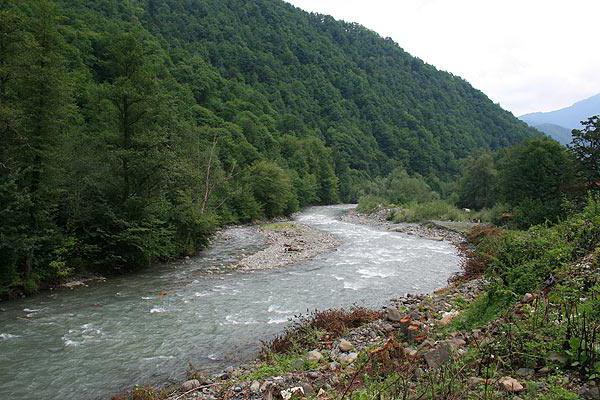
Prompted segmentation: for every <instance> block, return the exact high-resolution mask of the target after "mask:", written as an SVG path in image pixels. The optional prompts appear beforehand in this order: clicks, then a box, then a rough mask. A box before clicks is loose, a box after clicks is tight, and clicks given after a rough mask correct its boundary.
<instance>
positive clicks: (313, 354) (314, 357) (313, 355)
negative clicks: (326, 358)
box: [306, 350, 323, 361]
mask: <svg viewBox="0 0 600 400" xmlns="http://www.w3.org/2000/svg"><path fill="white" fill-rule="evenodd" d="M322 358H323V354H321V353H320V352H319V351H318V350H311V351H309V352H308V355H307V356H306V359H307V360H308V361H319V360H321V359H322Z"/></svg>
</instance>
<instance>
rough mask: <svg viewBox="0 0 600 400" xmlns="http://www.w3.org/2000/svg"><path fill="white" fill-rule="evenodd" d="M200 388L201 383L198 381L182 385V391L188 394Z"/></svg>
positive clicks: (191, 380) (193, 380)
mask: <svg viewBox="0 0 600 400" xmlns="http://www.w3.org/2000/svg"><path fill="white" fill-rule="evenodd" d="M199 387H200V381H199V380H198V379H190V380H189V381H185V382H183V383H182V384H181V390H183V391H185V392H187V391H190V390H194V389H197V388H199Z"/></svg>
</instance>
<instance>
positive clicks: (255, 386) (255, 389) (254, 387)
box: [250, 381, 260, 393]
mask: <svg viewBox="0 0 600 400" xmlns="http://www.w3.org/2000/svg"><path fill="white" fill-rule="evenodd" d="M250 391H251V392H252V393H260V382H259V381H254V382H252V384H251V385H250Z"/></svg>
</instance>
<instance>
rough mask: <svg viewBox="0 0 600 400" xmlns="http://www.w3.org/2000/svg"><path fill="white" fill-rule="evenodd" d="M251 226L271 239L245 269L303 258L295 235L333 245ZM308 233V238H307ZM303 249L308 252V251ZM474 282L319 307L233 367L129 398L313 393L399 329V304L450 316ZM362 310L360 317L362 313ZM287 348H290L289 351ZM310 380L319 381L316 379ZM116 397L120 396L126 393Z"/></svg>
mask: <svg viewBox="0 0 600 400" xmlns="http://www.w3.org/2000/svg"><path fill="white" fill-rule="evenodd" d="M349 213H351V214H350V215H348V212H346V213H344V214H342V215H341V216H339V217H338V219H340V220H342V221H344V222H349V223H352V224H359V225H368V226H372V227H376V228H377V230H386V231H388V230H389V231H394V229H393V228H398V227H397V226H396V227H393V226H391V225H390V226H387V225H385V223H384V222H383V221H379V220H377V219H375V218H373V219H369V218H368V217H366V216H360V215H358V214H355V213H354V211H353V210H350V211H349ZM388 228H389V229H388ZM257 229H259V230H260V232H261V233H263V234H264V235H266V236H267V237H268V238H269V239H268V241H269V243H270V245H269V246H268V247H267V248H266V249H264V250H262V251H259V252H258V253H256V254H253V255H251V256H247V257H245V258H244V259H243V260H242V261H240V263H239V265H240V267H241V269H244V268H248V267H244V265H248V264H249V265H250V266H251V267H250V268H248V270H253V268H252V266H254V265H256V266H258V268H257V269H264V268H275V267H278V266H283V265H288V264H289V258H287V257H286V258H285V262H278V261H277V260H269V257H271V258H273V257H275V258H277V257H278V255H284V256H285V255H287V254H289V253H292V254H293V255H296V256H298V257H300V258H298V260H299V259H302V258H306V257H307V255H304V256H302V255H301V254H298V253H300V252H297V251H294V250H292V251H289V250H288V249H289V248H290V247H292V246H295V245H297V244H298V241H299V240H300V241H302V242H303V243H306V242H308V243H309V245H307V246H306V247H308V248H309V249H312V248H313V246H314V248H316V249H319V250H320V251H323V249H332V248H335V247H336V246H337V245H339V240H337V239H336V238H335V237H334V236H332V235H328V234H324V233H323V232H321V231H319V230H315V229H312V228H308V227H306V226H304V225H301V224H292V223H290V222H279V223H275V224H269V225H265V226H262V227H260V228H257ZM402 233H406V234H407V235H409V236H411V235H414V236H418V237H420V238H426V239H429V240H436V241H449V242H451V243H453V244H455V245H458V244H460V243H464V237H462V236H461V235H460V234H456V233H454V232H450V231H448V230H446V229H441V228H426V227H423V226H419V225H416V224H415V225H412V224H411V226H410V231H409V230H408V229H407V230H406V231H404V232H402ZM307 237H310V238H311V239H310V240H308V241H307V240H306V238H307ZM324 239H325V240H324ZM307 254H310V251H309V253H307ZM274 261H275V262H274ZM480 286H481V281H470V282H462V283H460V284H452V285H451V286H450V287H451V289H448V291H447V292H446V289H444V290H440V291H438V292H436V294H434V295H407V296H406V297H401V298H395V299H391V300H389V301H388V304H387V305H386V306H385V307H384V309H383V310H378V309H364V308H353V309H351V310H325V311H322V312H318V313H316V314H314V315H313V316H311V317H308V318H301V320H300V321H298V320H296V321H295V322H294V323H293V324H292V325H291V328H288V329H287V330H286V331H285V332H284V333H283V334H282V335H281V336H280V337H278V338H276V339H275V340H274V341H273V342H271V343H270V344H267V345H266V347H265V349H263V352H262V356H261V357H260V358H259V359H257V360H256V361H254V362H251V363H248V364H245V365H242V366H239V367H229V368H227V369H226V370H224V371H222V372H220V373H217V374H212V375H210V374H205V373H202V372H199V371H189V372H188V377H189V378H190V379H189V380H188V381H185V382H184V383H182V384H180V385H175V386H172V387H166V388H163V389H162V390H161V391H160V393H158V392H156V391H153V390H152V389H149V388H137V389H136V390H135V391H134V392H133V393H134V394H135V396H133V398H144V396H145V395H146V392H147V393H151V396H154V395H157V396H158V397H157V398H168V399H178V400H179V399H194V398H200V399H216V398H219V399H220V398H235V399H245V398H256V399H258V398H269V396H271V398H281V397H282V396H283V398H285V397H286V396H287V394H286V393H285V391H286V390H288V389H293V388H294V387H303V388H304V389H303V390H304V391H305V393H306V394H307V395H308V394H309V393H311V394H313V395H315V394H317V393H318V391H319V390H318V389H323V388H324V390H334V391H335V390H336V389H339V388H340V387H339V385H340V383H341V382H342V381H343V376H345V374H347V373H348V372H350V371H353V368H354V367H355V365H356V364H355V362H356V360H357V358H358V357H359V356H360V355H361V354H362V352H364V351H366V350H368V349H370V348H372V347H373V346H376V345H377V344H382V343H385V340H386V338H388V337H389V336H390V335H393V334H394V332H397V331H398V329H404V328H406V327H404V326H403V325H402V323H401V322H400V320H401V319H403V317H400V316H398V315H399V314H398V313H399V312H400V310H403V309H406V310H405V311H407V310H409V309H410V310H414V311H415V312H416V311H417V310H418V309H419V308H422V307H421V303H422V302H424V301H429V302H430V305H431V310H430V311H431V312H430V313H429V314H428V315H429V317H430V318H434V319H437V318H438V317H439V318H440V319H444V318H445V319H446V320H447V319H448V318H449V317H448V315H454V313H455V312H456V311H455V310H454V309H453V308H452V307H453V306H452V305H451V304H450V303H449V302H448V300H447V299H449V298H459V297H460V298H462V299H463V301H470V300H472V299H473V298H474V297H475V296H476V295H477V293H478V292H479V290H480ZM413 314H414V312H413ZM365 316H367V317H366V318H365ZM413 316H414V317H415V320H414V324H413V325H415V326H416V324H420V325H419V326H421V327H422V328H423V332H428V331H429V324H433V320H432V321H429V322H427V321H426V320H424V318H422V317H420V316H416V315H413ZM314 320H318V321H320V322H319V323H320V324H322V325H323V326H322V327H319V328H316V329H313V328H309V329H308V330H307V329H306V328H307V327H310V326H311V324H312V322H311V321H314ZM422 320H423V321H422ZM401 325H402V326H401ZM340 327H341V328H340ZM331 329H333V331H331ZM411 329H412V328H411ZM342 334H343V338H344V340H346V341H348V342H350V343H351V344H352V349H351V350H352V351H341V350H340V349H339V348H337V350H336V346H338V344H339V340H340V339H341V338H342V336H341V335H342ZM308 336H310V337H308ZM286 341H287V342H288V343H287V345H282V343H285V342H286ZM308 343H310V346H308ZM344 343H345V342H344ZM282 346H283V347H282ZM307 346H308V347H307ZM292 348H293V350H292V353H293V354H289V351H290V349H292ZM343 348H344V346H343V345H342V349H343ZM317 359H318V360H317ZM326 361H327V362H326ZM315 382H321V383H323V386H319V385H318V384H315ZM294 385H296V386H294ZM298 385H300V386H298ZM282 391H283V392H284V394H283V395H282V394H281V392H282ZM293 391H294V390H292V392H293ZM269 393H270V394H269ZM290 393H291V392H290ZM288 394H289V393H288ZM136 396H141V397H136ZM292 397H293V396H292ZM115 398H127V396H125V397H115ZM148 398H152V397H148Z"/></svg>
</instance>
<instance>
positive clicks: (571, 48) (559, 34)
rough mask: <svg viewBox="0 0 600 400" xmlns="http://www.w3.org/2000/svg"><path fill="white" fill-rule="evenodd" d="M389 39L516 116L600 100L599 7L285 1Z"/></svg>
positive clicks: (514, 1)
mask: <svg viewBox="0 0 600 400" xmlns="http://www.w3.org/2000/svg"><path fill="white" fill-rule="evenodd" d="M286 1H288V2H289V3H292V4H294V5H295V6H297V7H300V8H302V9H304V10H306V11H314V12H319V13H322V14H329V15H332V16H334V17H335V18H337V19H343V20H345V21H350V22H358V23H360V24H361V25H364V26H366V27H367V28H369V29H371V30H373V31H375V32H377V33H379V34H380V35H381V36H384V37H391V38H392V39H394V40H395V41H396V42H397V43H398V44H399V45H400V47H402V48H403V49H404V50H406V51H408V52H409V53H410V54H412V55H414V56H417V57H419V58H421V59H422V60H424V61H425V62H427V63H429V64H433V65H435V66H436V67H437V68H439V69H442V70H445V71H449V72H452V73H453V74H455V75H459V76H461V77H463V78H464V79H466V80H467V81H469V82H470V83H471V84H472V85H473V86H475V87H476V88H477V89H480V90H482V91H483V92H484V93H486V94H487V95H488V96H489V97H490V98H491V99H492V100H493V101H494V102H496V103H499V104H500V105H501V106H502V107H504V108H505V109H507V110H509V111H512V112H513V114H515V115H521V114H525V113H529V112H534V111H552V110H556V109H559V108H563V107H567V106H570V105H571V104H573V103H575V102H576V101H579V100H582V99H584V98H587V97H590V96H593V95H595V94H597V93H600V50H599V47H598V44H599V40H598V39H599V38H600V33H599V31H598V15H600V0H562V1H559V0H286Z"/></svg>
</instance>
